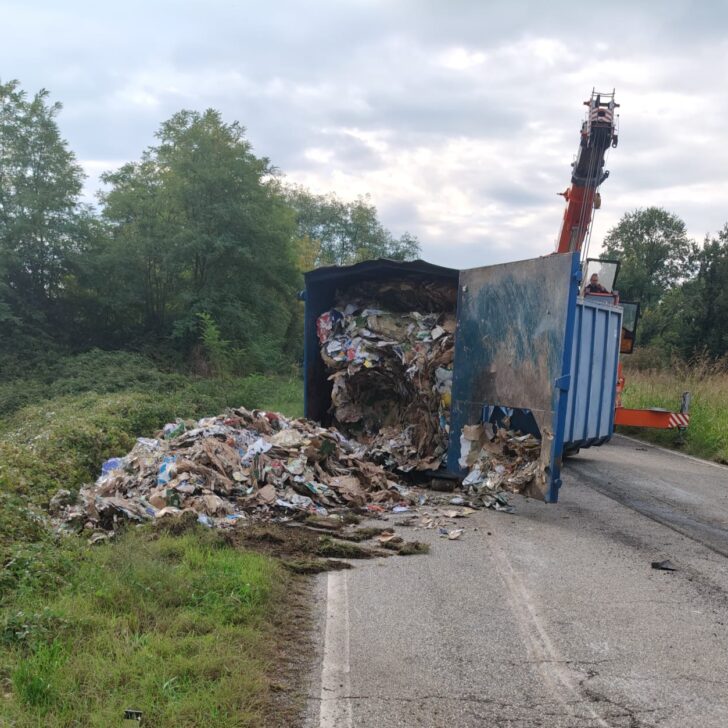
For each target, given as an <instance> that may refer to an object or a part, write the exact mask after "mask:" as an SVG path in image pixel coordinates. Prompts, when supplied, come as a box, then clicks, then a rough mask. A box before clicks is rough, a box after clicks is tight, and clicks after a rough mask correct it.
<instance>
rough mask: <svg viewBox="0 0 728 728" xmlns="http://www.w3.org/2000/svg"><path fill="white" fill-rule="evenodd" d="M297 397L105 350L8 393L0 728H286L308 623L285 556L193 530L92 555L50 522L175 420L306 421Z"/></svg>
mask: <svg viewBox="0 0 728 728" xmlns="http://www.w3.org/2000/svg"><path fill="white" fill-rule="evenodd" d="M76 365H78V367H77V366H76ZM94 390H98V391H94ZM301 392H302V388H301V383H300V380H298V379H297V378H284V377H268V376H262V375H253V376H249V377H245V378H238V379H221V380H205V379H201V378H192V377H185V376H183V375H179V374H168V373H164V372H160V371H157V370H156V369H155V368H154V366H153V365H151V364H150V363H149V362H148V361H146V360H141V359H140V358H139V357H130V356H128V355H123V354H122V355H114V354H103V355H101V354H98V353H94V354H89V355H84V357H82V358H80V359H79V361H77V362H75V363H74V362H71V361H69V362H61V363H60V364H59V366H58V372H56V373H55V374H53V373H50V374H47V376H45V378H43V379H41V378H38V377H31V378H29V379H27V380H16V381H13V382H10V383H8V382H5V383H3V385H2V386H0V414H1V415H2V417H3V419H2V420H0V725H2V726H5V725H8V726H16V727H17V728H23V727H25V726H61V727H62V726H79V725H84V726H104V728H106V726H113V725H124V724H125V723H124V722H123V712H124V710H125V709H138V710H141V711H142V712H143V715H144V724H146V725H154V726H160V727H170V728H172V727H176V726H206V727H208V726H209V727H210V728H223V727H225V728H227V726H236V727H240V726H260V725H277V723H276V722H275V720H276V716H279V715H281V714H282V709H281V706H280V700H279V699H278V697H277V696H275V695H272V694H271V693H272V687H271V686H272V685H273V684H274V683H275V682H276V681H277V680H278V676H277V671H279V670H280V665H281V664H282V662H281V660H282V653H283V650H282V649H281V645H280V643H281V640H282V639H285V635H286V633H287V630H290V629H291V627H290V625H289V624H288V622H290V621H291V619H300V618H301V617H300V614H299V615H298V616H295V617H292V616H291V614H290V613H286V614H283V612H282V610H284V609H288V608H289V607H290V608H291V609H292V610H293V611H295V604H293V602H294V601H295V599H294V600H293V601H292V597H291V593H292V590H291V587H293V592H295V591H296V588H298V587H296V585H295V584H294V583H293V580H294V579H295V578H296V577H295V576H293V575H292V574H291V573H290V571H289V570H287V569H285V568H284V567H283V566H282V565H281V563H280V562H279V561H278V560H277V559H275V558H271V557H269V556H266V555H261V554H258V553H253V552H251V551H250V550H246V549H244V548H235V547H233V546H232V545H230V544H229V543H228V544H226V543H223V541H222V540H221V539H220V538H219V537H218V536H217V535H215V534H213V533H212V532H209V531H207V530H205V529H201V528H198V527H195V528H193V529H192V530H190V531H186V532H184V533H181V534H177V535H174V534H171V533H156V532H152V531H150V530H149V529H148V528H144V529H132V530H129V531H128V532H127V533H126V534H125V535H124V536H123V537H122V538H120V539H119V540H118V541H116V542H114V543H111V544H105V545H102V546H95V547H89V546H88V545H87V544H86V543H85V541H83V540H81V539H79V538H76V537H66V538H63V539H60V538H58V537H57V536H56V535H55V534H54V533H52V532H51V531H50V530H49V528H48V527H47V523H46V520H45V517H44V514H45V508H46V506H47V504H48V500H49V498H50V496H51V495H52V494H53V493H54V492H55V491H56V490H57V489H58V488H67V489H69V490H72V491H73V490H76V489H77V488H79V487H80V486H81V485H82V484H83V483H86V482H90V481H93V480H94V479H95V478H96V476H97V475H98V472H99V469H100V465H101V463H102V462H103V461H104V460H105V459H107V458H108V457H111V456H114V455H123V454H125V453H126V452H128V450H129V449H130V448H131V447H132V445H133V444H134V441H135V439H136V438H137V437H139V436H150V435H153V434H154V433H155V432H156V431H157V430H158V429H159V428H161V427H162V426H163V425H164V423H165V422H168V421H170V420H174V419H175V418H177V417H182V418H190V417H200V416H204V415H214V414H218V413H219V412H221V411H223V410H224V409H225V408H226V407H230V406H240V405H243V406H247V407H261V408H264V409H273V410H277V411H282V412H284V413H286V414H288V415H292V416H297V415H300V414H301V413H302V396H301ZM49 394H51V395H52V396H50V397H49V396H48V395H49ZM44 395H45V396H44ZM291 605H293V606H291ZM274 702H275V703H276V705H275V707H273V706H274Z"/></svg>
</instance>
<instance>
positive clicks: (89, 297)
mask: <svg viewBox="0 0 728 728" xmlns="http://www.w3.org/2000/svg"><path fill="white" fill-rule="evenodd" d="M60 110H61V105H60V104H59V103H52V102H51V101H50V98H49V94H48V92H47V91H45V90H42V91H40V92H38V93H36V94H34V95H32V96H29V95H28V94H27V93H26V92H24V91H23V90H22V88H21V87H20V85H19V83H18V82H17V81H11V82H9V83H5V84H0V353H4V354H6V355H12V354H16V355H19V356H24V355H25V352H27V351H28V350H31V349H33V348H34V347H35V348H36V349H37V348H45V347H49V346H50V347H54V346H57V347H60V348H64V349H70V350H85V349H89V348H92V347H99V348H104V349H108V348H132V349H138V350H140V351H145V352H154V351H159V352H164V353H169V352H176V353H177V354H179V355H180V356H181V357H183V358H184V357H186V358H189V357H192V358H194V357H195V355H196V352H197V353H199V350H200V346H203V347H204V345H205V342H207V346H208V348H209V347H210V346H212V345H213V344H215V343H216V345H217V350H218V353H219V352H220V351H222V350H224V351H225V352H226V353H227V354H228V355H234V358H235V360H236V361H237V362H238V363H239V365H240V367H241V368H243V369H246V370H261V369H273V368H276V367H278V366H280V365H281V364H284V363H285V362H288V361H291V360H293V359H295V358H296V356H297V355H298V350H299V347H300V340H301V335H300V323H301V311H300V303H298V302H297V300H296V291H297V290H298V289H299V288H300V287H301V283H302V281H301V272H302V271H303V270H306V269H308V268H313V267H316V266H320V265H332V264H348V263H353V262H357V261H359V260H363V259H366V258H371V257H389V258H394V259H410V258H416V257H417V256H418V255H419V252H420V247H419V243H418V241H417V239H416V238H415V237H414V236H412V235H410V234H408V233H405V234H404V235H402V236H401V237H400V238H397V237H395V236H393V235H392V234H391V233H390V232H389V231H388V230H386V229H385V228H384V226H383V225H382V224H381V222H380V221H379V219H378V216H377V210H376V208H375V207H374V205H373V204H372V203H371V201H370V200H369V199H368V198H366V197H362V198H359V199H357V200H355V201H353V202H345V201H343V200H340V199H339V198H337V197H336V196H335V195H317V194H314V193H312V192H311V191H309V190H307V189H305V188H303V187H301V186H290V185H286V184H285V182H284V180H283V177H282V175H281V174H280V173H279V171H278V170H277V169H276V168H275V167H274V166H273V165H272V163H271V162H270V160H269V159H267V158H265V157H258V156H256V155H255V154H254V152H253V149H252V147H251V144H250V142H249V141H248V139H247V138H246V134H245V129H244V128H243V127H242V126H241V125H240V124H239V123H238V122H232V123H226V122H225V121H224V120H223V119H222V117H221V115H220V113H219V112H217V111H215V110H212V109H210V110H207V111H205V112H202V113H200V112H195V111H186V110H183V111H180V112H178V113H176V114H175V115H174V116H172V118H170V119H168V120H167V121H165V122H164V123H162V125H161V126H160V128H159V130H158V131H157V133H156V143H155V144H154V145H152V146H150V147H149V148H148V149H146V150H145V151H144V153H143V154H142V156H141V158H140V159H139V160H138V161H135V162H129V163H127V164H124V165H123V166H121V167H120V168H119V169H117V170H115V171H110V172H108V173H106V174H105V175H103V177H102V180H103V182H104V185H105V187H104V189H103V190H102V191H101V192H100V193H99V195H98V205H97V206H90V205H88V204H84V203H83V202H82V188H83V181H84V174H83V171H82V169H81V166H80V165H79V164H78V162H77V160H76V158H75V156H74V154H73V152H72V151H71V150H70V149H69V148H68V144H67V142H66V141H65V140H64V139H63V138H62V136H61V133H60V130H59V127H58V123H57V117H58V114H59V112H60ZM211 342H212V343H211Z"/></svg>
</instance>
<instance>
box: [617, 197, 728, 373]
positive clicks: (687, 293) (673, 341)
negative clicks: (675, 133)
mask: <svg viewBox="0 0 728 728" xmlns="http://www.w3.org/2000/svg"><path fill="white" fill-rule="evenodd" d="M603 257H604V258H606V259H618V260H620V261H621V266H620V272H619V278H618V281H617V288H618V289H619V293H620V297H621V299H622V300H624V301H636V302H638V303H639V304H640V306H641V310H642V320H641V323H640V326H639V329H638V333H637V343H638V344H639V345H643V346H644V345H650V346H651V347H653V349H654V350H656V351H657V352H658V353H659V354H661V355H662V357H663V359H664V360H669V359H670V358H671V357H673V356H678V357H680V358H682V359H690V358H692V357H694V356H696V355H708V356H709V357H711V358H715V359H718V358H720V357H723V356H725V355H726V354H728V223H726V225H724V226H723V228H722V230H720V231H719V232H718V233H717V234H715V235H706V236H705V239H704V240H703V244H702V246H701V245H698V244H697V243H696V242H695V241H694V240H691V239H690V237H689V236H688V234H687V228H686V226H685V222H684V221H683V220H681V219H680V217H679V216H678V215H676V214H674V213H672V212H668V211H667V210H664V209H662V208H659V207H648V208H645V209H638V210H635V211H633V212H628V213H626V214H625V215H624V216H623V217H622V219H621V220H620V221H619V223H618V224H617V225H616V226H615V227H613V228H612V229H611V230H610V231H609V232H608V233H607V235H606V237H605V240H604V256H603Z"/></svg>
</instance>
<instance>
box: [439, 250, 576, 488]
mask: <svg viewBox="0 0 728 728" xmlns="http://www.w3.org/2000/svg"><path fill="white" fill-rule="evenodd" d="M579 270H580V268H579V260H578V256H577V255H572V254H566V255H554V256H549V257H546V258H538V259H535V260H527V261H519V262H517V263H506V264H504V265H499V266H489V267H487V268H478V269H473V270H468V271H461V273H460V286H459V291H458V314H457V318H458V328H457V334H456V338H455V366H454V373H453V392H452V408H451V433H452V435H451V440H450V446H449V448H448V457H447V467H448V470H449V471H451V472H453V473H461V472H462V469H461V467H460V465H459V458H460V433H461V432H462V428H463V427H464V426H465V425H470V424H476V423H477V422H479V421H481V419H480V418H481V416H483V414H485V415H486V418H487V420H488V421H491V422H494V423H500V422H502V420H503V419H504V418H505V417H506V416H508V418H509V420H510V425H511V426H512V427H514V428H517V429H520V430H522V431H527V432H533V433H534V434H539V435H543V434H544V433H548V437H547V438H546V439H545V446H546V447H548V448H549V450H548V452H547V458H546V461H547V464H546V467H545V481H546V482H545V483H544V489H543V490H542V492H541V495H542V497H543V498H544V499H545V500H547V501H555V500H556V499H557V497H558V487H559V485H560V482H561V481H560V464H561V454H562V448H563V435H564V430H563V428H564V422H565V412H566V403H567V392H568V387H569V381H570V374H571V369H570V366H571V357H572V347H571V339H572V337H573V329H574V308H575V304H576V297H577V294H578V279H579Z"/></svg>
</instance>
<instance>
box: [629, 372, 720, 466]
mask: <svg viewBox="0 0 728 728" xmlns="http://www.w3.org/2000/svg"><path fill="white" fill-rule="evenodd" d="M625 376H626V379H627V387H626V389H625V392H624V395H623V397H622V401H623V403H624V406H625V407H664V408H666V409H671V410H675V409H677V407H678V406H679V404H680V396H681V394H682V393H683V392H686V391H689V392H690V393H691V395H692V401H691V404H690V426H689V427H688V429H687V431H686V432H685V436H684V442H683V444H682V445H680V449H681V450H683V451H684V452H687V453H689V454H691V455H695V456H697V457H702V458H707V459H710V460H715V461H717V462H720V463H726V464H728V364H726V363H725V362H723V363H721V362H718V363H710V362H708V361H705V360H696V361H693V362H692V363H690V364H679V363H677V364H675V365H674V366H673V367H671V368H670V369H669V370H636V369H628V370H627V371H626V372H625ZM620 431H622V432H625V434H629V435H634V436H635V437H640V438H642V439H645V440H648V441H650V442H655V443H658V444H660V445H664V446H665V447H675V446H676V440H677V434H676V432H675V431H672V430H648V429H642V428H634V427H625V428H620Z"/></svg>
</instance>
